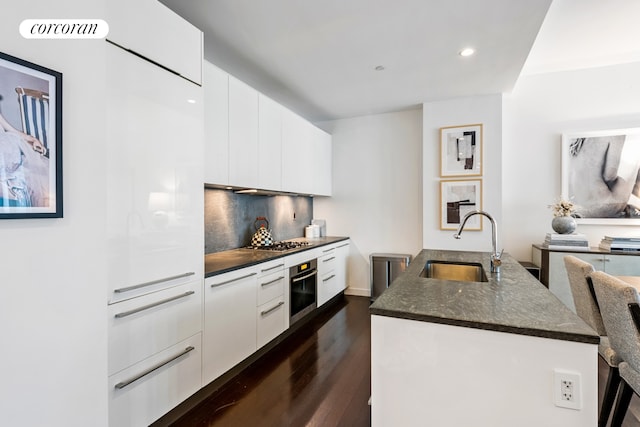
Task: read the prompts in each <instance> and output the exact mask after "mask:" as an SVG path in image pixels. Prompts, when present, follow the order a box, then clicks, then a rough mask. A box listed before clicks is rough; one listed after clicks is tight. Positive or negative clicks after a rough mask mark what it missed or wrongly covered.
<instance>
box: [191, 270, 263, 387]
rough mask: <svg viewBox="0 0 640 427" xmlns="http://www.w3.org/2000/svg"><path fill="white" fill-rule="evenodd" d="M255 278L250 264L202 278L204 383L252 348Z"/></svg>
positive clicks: (254, 349) (230, 366) (226, 368)
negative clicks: (248, 266)
mask: <svg viewBox="0 0 640 427" xmlns="http://www.w3.org/2000/svg"><path fill="white" fill-rule="evenodd" d="M256 278H257V269H256V268H253V267H251V268H244V269H241V270H236V271H233V272H230V273H226V274H221V275H219V276H213V277H209V278H207V279H206V280H205V284H204V345H203V349H204V353H203V354H204V358H203V383H204V384H208V383H209V382H211V381H213V380H215V379H216V378H218V377H219V376H220V375H222V374H224V373H225V372H226V371H228V370H229V369H231V368H232V367H234V366H235V365H236V364H238V363H239V362H241V361H242V360H244V359H245V358H247V357H248V356H250V355H251V354H253V352H255V351H256V286H257V280H256Z"/></svg>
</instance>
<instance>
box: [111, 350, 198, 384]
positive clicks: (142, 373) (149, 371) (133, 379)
mask: <svg viewBox="0 0 640 427" xmlns="http://www.w3.org/2000/svg"><path fill="white" fill-rule="evenodd" d="M192 350H195V347H193V346H189V347H187V348H185V349H184V351H182V352H180V354H176V355H175V356H173V357H170V358H168V359H166V360H163V361H162V362H159V363H158V364H156V365H153V366H152V367H150V368H149V369H147V370H145V371H143V372H141V373H139V374H138V375H136V376H133V377H131V378H129V379H128V380H124V381H122V382H119V383H118V384H116V385H115V387H116V388H117V389H118V390H122V389H123V388H125V387H126V386H128V385H129V384H131V383H133V382H135V381H138V380H139V379H140V378H142V377H144V376H147V375H149V374H150V373H151V372H153V371H155V370H157V369H160V368H162V367H163V366H165V365H168V364H169V363H171V362H173V361H174V360H176V359H179V358H181V357H182V356H184V355H185V354H187V353H189V352H190V351H192Z"/></svg>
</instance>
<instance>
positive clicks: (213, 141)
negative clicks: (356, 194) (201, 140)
mask: <svg viewBox="0 0 640 427" xmlns="http://www.w3.org/2000/svg"><path fill="white" fill-rule="evenodd" d="M203 67H204V93H205V144H206V148H205V161H204V163H205V183H206V184H213V185H224V186H226V185H229V186H232V187H245V188H258V189H261V190H268V191H285V192H290V193H298V194H310V195H319V196H330V195H331V135H329V134H328V133H326V132H324V131H322V130H321V129H318V128H317V127H315V126H314V125H312V124H311V123H309V122H308V121H307V120H305V119H303V118H302V117H300V116H298V115H297V114H295V113H293V112H292V111H290V110H287V109H286V108H284V107H283V106H282V105H280V104H278V103H277V102H275V101H273V100H272V99H270V98H268V97H266V96H264V95H263V94H261V93H259V92H258V91H256V90H255V89H253V88H251V87H250V86H247V85H246V84H245V83H243V82H241V81H240V80H238V79H236V78H234V77H233V76H230V75H229V74H227V73H226V72H224V71H222V70H220V69H219V68H217V67H216V66H214V65H212V64H211V63H209V62H207V61H204V66H203Z"/></svg>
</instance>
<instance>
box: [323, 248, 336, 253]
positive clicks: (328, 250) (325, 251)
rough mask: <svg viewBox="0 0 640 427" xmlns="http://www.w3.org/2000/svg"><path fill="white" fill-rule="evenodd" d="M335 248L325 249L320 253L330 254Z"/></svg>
mask: <svg viewBox="0 0 640 427" xmlns="http://www.w3.org/2000/svg"><path fill="white" fill-rule="evenodd" d="M334 249H335V248H329V249H325V250H324V251H322V253H327V252H331V251H332V250H334Z"/></svg>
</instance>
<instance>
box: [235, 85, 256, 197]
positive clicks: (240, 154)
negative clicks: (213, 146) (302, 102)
mask: <svg viewBox="0 0 640 427" xmlns="http://www.w3.org/2000/svg"><path fill="white" fill-rule="evenodd" d="M258 155H259V151H258V92H257V91H256V90H255V89H253V88H252V87H250V86H248V85H246V84H245V83H243V82H241V81H240V80H238V79H236V78H235V77H233V76H229V184H230V185H234V186H239V187H252V188H256V187H258V184H259V181H258Z"/></svg>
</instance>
